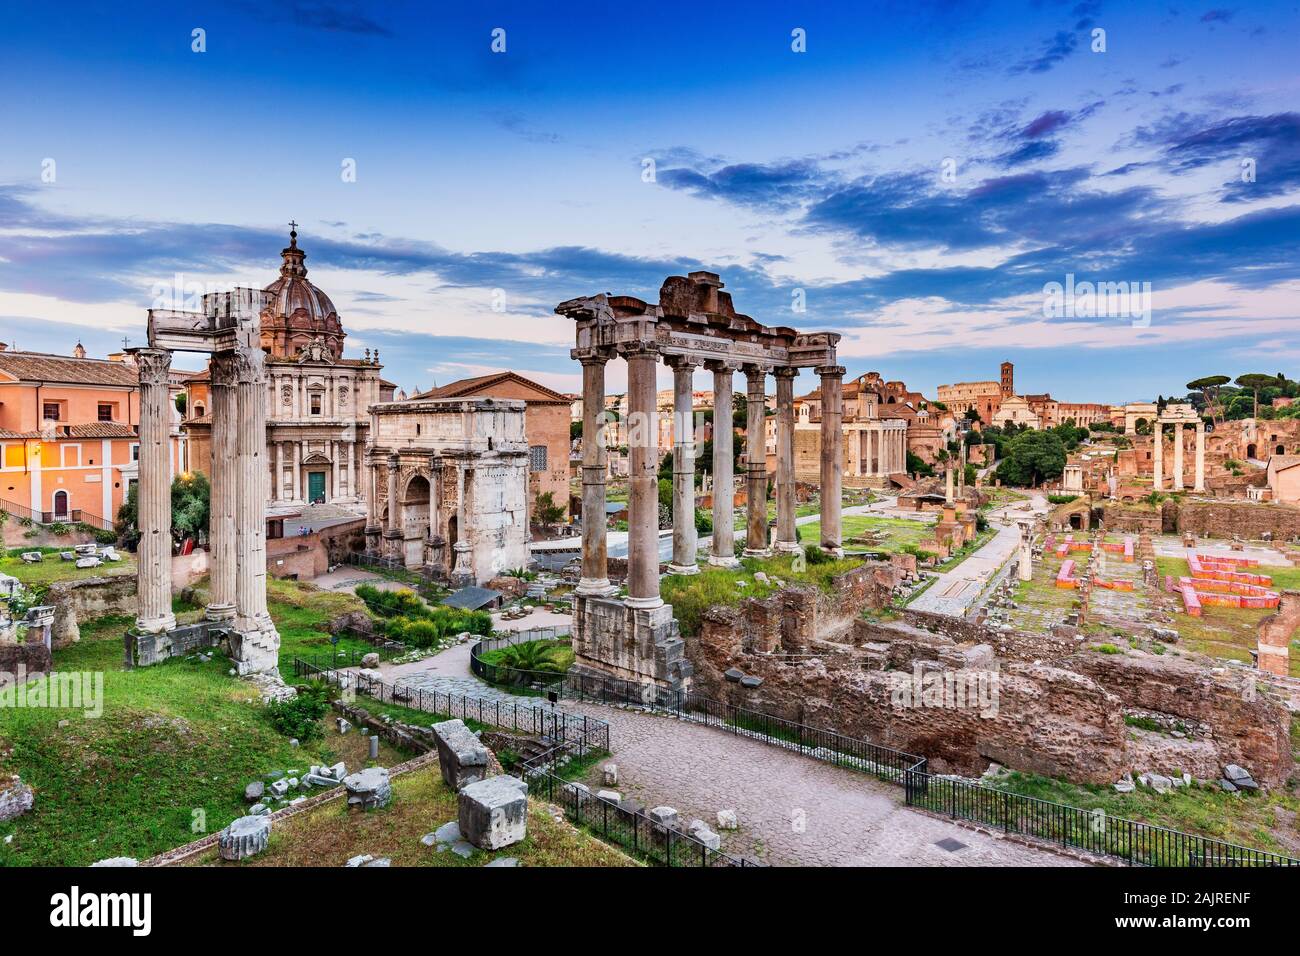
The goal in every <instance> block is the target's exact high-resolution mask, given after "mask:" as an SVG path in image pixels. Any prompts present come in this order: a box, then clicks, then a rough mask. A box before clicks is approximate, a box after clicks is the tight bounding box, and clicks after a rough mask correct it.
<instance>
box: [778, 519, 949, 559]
mask: <svg viewBox="0 0 1300 956" xmlns="http://www.w3.org/2000/svg"><path fill="white" fill-rule="evenodd" d="M840 522H841V523H840V531H841V539H840V542H841V544H843V546H844V547H845V549H846V550H849V551H887V552H890V553H893V552H898V551H902V550H903V549H904V548H906V547H909V546H910V547H919V548H922V549H924V548H925V546H926V544H930V543H933V541H934V521H913V520H912V519H910V518H883V517H879V516H877V515H845V516H844V517H843V518H842V519H840ZM799 535H800V540H802V541H803V542H805V543H806V544H816V543H818V542H820V541H821V539H822V526H821V522H820V521H816V522H813V523H811V524H801V525H799Z"/></svg>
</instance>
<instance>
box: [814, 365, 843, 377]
mask: <svg viewBox="0 0 1300 956" xmlns="http://www.w3.org/2000/svg"><path fill="white" fill-rule="evenodd" d="M813 371H814V372H816V373H817V374H818V375H820V376H821V377H822V378H831V377H834V376H839V377H840V378H843V377H844V375H845V373H846V372H847V371H848V369H846V368H845V367H844V366H843V365H818V366H817V367H816V368H815V369H813Z"/></svg>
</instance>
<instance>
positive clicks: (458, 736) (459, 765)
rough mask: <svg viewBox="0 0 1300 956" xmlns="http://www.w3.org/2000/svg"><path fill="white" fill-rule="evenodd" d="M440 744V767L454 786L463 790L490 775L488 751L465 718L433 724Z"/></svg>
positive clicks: (445, 778)
mask: <svg viewBox="0 0 1300 956" xmlns="http://www.w3.org/2000/svg"><path fill="white" fill-rule="evenodd" d="M433 736H434V742H435V744H436V745H437V747H438V769H439V770H440V771H441V772H442V781H443V783H445V784H446V785H447V786H449V787H451V789H453V790H463V789H464V788H465V787H467V786H469V785H470V784H473V783H477V782H478V781H480V780H482V779H483V778H485V777H486V776H487V770H488V751H487V748H486V747H484V746H483V743H482V742H481V741H480V740H479V739H478V738H477V737H476V736H474V733H473V732H472V731H471V730H470V729H469V728H468V727H466V726H465V722H464V721H463V720H444V721H443V722H442V723H440V724H434V725H433Z"/></svg>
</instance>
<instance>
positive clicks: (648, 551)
mask: <svg viewBox="0 0 1300 956" xmlns="http://www.w3.org/2000/svg"><path fill="white" fill-rule="evenodd" d="M623 354H624V357H625V358H626V359H627V398H628V419H629V420H628V452H629V457H630V461H629V467H628V473H629V480H628V486H629V493H628V549H627V593H628V596H627V604H628V605H629V606H631V607H639V608H652V607H659V606H660V605H661V604H663V598H661V597H660V596H659V483H658V479H657V477H656V476H657V474H658V470H659V469H658V465H659V463H658V461H657V460H656V458H657V455H656V452H657V451H658V447H659V412H658V409H657V408H656V405H655V365H656V362H657V360H658V357H659V352H658V349H656V348H655V347H654V346H652V345H645V344H640V343H638V344H636V345H633V346H631V347H629V348H628V349H627V351H625V352H624V353H623Z"/></svg>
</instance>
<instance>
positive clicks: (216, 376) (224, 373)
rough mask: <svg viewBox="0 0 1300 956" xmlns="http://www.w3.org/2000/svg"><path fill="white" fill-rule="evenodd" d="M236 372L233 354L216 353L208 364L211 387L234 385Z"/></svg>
mask: <svg viewBox="0 0 1300 956" xmlns="http://www.w3.org/2000/svg"><path fill="white" fill-rule="evenodd" d="M237 372H238V369H237V368H236V362H235V353H234V352H217V353H216V354H215V355H213V356H212V361H211V362H210V363H209V364H208V375H209V377H210V378H211V379H212V384H213V385H234V384H235V381H236V374H237Z"/></svg>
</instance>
